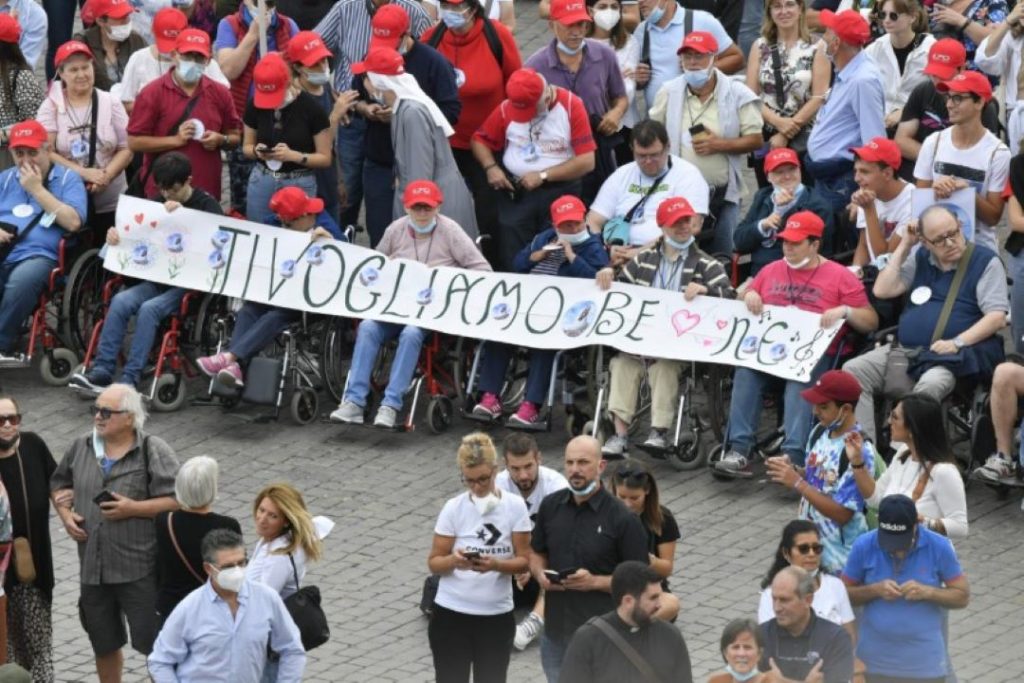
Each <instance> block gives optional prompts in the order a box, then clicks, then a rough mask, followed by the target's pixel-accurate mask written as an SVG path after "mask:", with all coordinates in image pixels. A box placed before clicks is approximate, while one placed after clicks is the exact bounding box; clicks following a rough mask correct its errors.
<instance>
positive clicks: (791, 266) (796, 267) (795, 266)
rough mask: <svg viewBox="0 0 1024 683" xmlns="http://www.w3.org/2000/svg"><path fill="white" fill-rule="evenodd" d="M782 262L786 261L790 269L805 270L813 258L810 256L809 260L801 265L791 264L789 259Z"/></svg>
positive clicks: (805, 260)
mask: <svg viewBox="0 0 1024 683" xmlns="http://www.w3.org/2000/svg"><path fill="white" fill-rule="evenodd" d="M782 260H783V261H785V262H786V265H787V266H789V267H790V268H792V269H793V270H800V269H801V268H803V267H804V266H806V265H807V264H808V263H810V262H811V257H810V256H808V257H807V258H805V259H804V260H803V261H801V262H800V263H790V262H789V259H787V258H784V259H782Z"/></svg>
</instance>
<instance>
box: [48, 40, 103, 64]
mask: <svg viewBox="0 0 1024 683" xmlns="http://www.w3.org/2000/svg"><path fill="white" fill-rule="evenodd" d="M71 55H85V56H86V57H88V58H89V59H93V56H92V50H90V49H89V46H88V45H86V44H85V43H83V42H82V41H80V40H69V41H68V42H66V43H64V44H63V45H61V46H60V47H58V48H57V53H56V54H55V55H54V56H53V64H54V66H60V65H61V64H63V63H64V62H65V61H66V60H67V58H68V57H70V56H71Z"/></svg>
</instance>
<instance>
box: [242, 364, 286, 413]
mask: <svg viewBox="0 0 1024 683" xmlns="http://www.w3.org/2000/svg"><path fill="white" fill-rule="evenodd" d="M283 372H284V361H283V360H282V359H280V358H265V357H263V356H257V357H256V358H253V359H252V360H251V361H250V362H249V367H248V368H247V369H246V372H245V387H244V389H243V390H242V400H243V401H245V402H246V403H254V404H256V405H261V406H276V405H277V400H278V394H279V392H280V387H281V375H282V373H283Z"/></svg>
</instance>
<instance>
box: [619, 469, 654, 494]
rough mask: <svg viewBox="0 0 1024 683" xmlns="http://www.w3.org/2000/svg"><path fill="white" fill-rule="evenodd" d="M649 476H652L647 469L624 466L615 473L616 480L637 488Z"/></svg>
mask: <svg viewBox="0 0 1024 683" xmlns="http://www.w3.org/2000/svg"><path fill="white" fill-rule="evenodd" d="M648 476H650V473H649V472H648V471H647V470H642V469H633V468H632V467H624V468H622V469H620V470H618V471H617V472H616V473H615V480H616V481H619V482H621V483H623V484H625V485H626V486H627V487H629V488H631V489H635V488H638V487H639V486H641V485H642V484H643V483H644V482H645V481H647V477H648Z"/></svg>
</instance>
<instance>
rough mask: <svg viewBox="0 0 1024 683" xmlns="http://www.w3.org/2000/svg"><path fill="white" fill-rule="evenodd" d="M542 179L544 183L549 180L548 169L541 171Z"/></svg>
mask: <svg viewBox="0 0 1024 683" xmlns="http://www.w3.org/2000/svg"><path fill="white" fill-rule="evenodd" d="M540 181H541V182H542V183H546V182H547V181H548V172H547V171H541V172H540Z"/></svg>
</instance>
